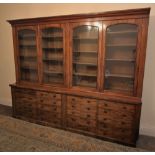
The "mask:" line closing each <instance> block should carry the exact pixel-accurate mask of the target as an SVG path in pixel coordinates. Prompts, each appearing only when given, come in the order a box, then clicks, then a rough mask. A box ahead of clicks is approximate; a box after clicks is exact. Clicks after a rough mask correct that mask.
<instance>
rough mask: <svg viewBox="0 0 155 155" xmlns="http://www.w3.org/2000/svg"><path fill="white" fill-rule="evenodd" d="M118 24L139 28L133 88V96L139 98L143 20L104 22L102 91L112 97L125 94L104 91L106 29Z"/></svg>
mask: <svg viewBox="0 0 155 155" xmlns="http://www.w3.org/2000/svg"><path fill="white" fill-rule="evenodd" d="M117 24H133V25H137V28H138V35H137V46H136V63H135V73H134V75H135V76H134V88H133V96H138V94H137V93H138V90H139V85H138V81H139V79H140V78H141V77H140V75H139V67H140V66H141V64H140V59H141V48H140V47H141V38H142V34H141V33H142V19H123V20H111V21H103V37H104V38H103V41H104V42H103V47H102V48H103V50H104V52H103V58H102V61H103V62H104V63H103V69H102V70H101V72H102V75H101V85H102V91H103V92H104V93H107V94H111V95H123V96H124V94H123V93H113V92H110V91H108V92H105V89H104V77H105V76H104V74H105V54H106V29H107V27H109V26H112V25H117Z"/></svg>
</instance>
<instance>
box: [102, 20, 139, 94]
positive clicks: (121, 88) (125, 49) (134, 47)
mask: <svg viewBox="0 0 155 155" xmlns="http://www.w3.org/2000/svg"><path fill="white" fill-rule="evenodd" d="M140 23H141V21H140V20H121V21H114V22H113V21H112V22H103V27H104V30H105V31H104V34H103V36H104V38H105V39H104V45H105V55H104V77H103V79H104V82H103V89H104V91H105V92H110V93H117V94H125V95H129V96H135V95H136V84H137V83H136V81H137V72H138V55H139V52H140V49H139V48H138V46H139V40H140V31H141V27H140Z"/></svg>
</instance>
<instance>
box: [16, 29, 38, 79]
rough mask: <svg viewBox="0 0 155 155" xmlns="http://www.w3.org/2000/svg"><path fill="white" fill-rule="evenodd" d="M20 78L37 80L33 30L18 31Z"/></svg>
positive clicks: (34, 34)
mask: <svg viewBox="0 0 155 155" xmlns="http://www.w3.org/2000/svg"><path fill="white" fill-rule="evenodd" d="M18 41H19V58H20V73H21V80H24V81H29V82H37V81H38V75H37V72H38V71H37V47H36V33H35V31H34V30H28V29H23V30H20V31H18Z"/></svg>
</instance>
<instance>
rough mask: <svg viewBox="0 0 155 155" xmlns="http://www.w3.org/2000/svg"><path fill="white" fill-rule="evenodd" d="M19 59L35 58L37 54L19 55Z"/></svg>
mask: <svg viewBox="0 0 155 155" xmlns="http://www.w3.org/2000/svg"><path fill="white" fill-rule="evenodd" d="M20 58H21V59H37V56H29V55H20Z"/></svg>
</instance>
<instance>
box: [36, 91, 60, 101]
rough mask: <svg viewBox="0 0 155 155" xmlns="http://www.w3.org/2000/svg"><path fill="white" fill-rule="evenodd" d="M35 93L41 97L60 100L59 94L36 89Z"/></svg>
mask: <svg viewBox="0 0 155 155" xmlns="http://www.w3.org/2000/svg"><path fill="white" fill-rule="evenodd" d="M37 95H38V96H40V97H42V98H49V99H53V100H54V99H55V100H61V94H56V93H51V92H42V91H38V92H37Z"/></svg>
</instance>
